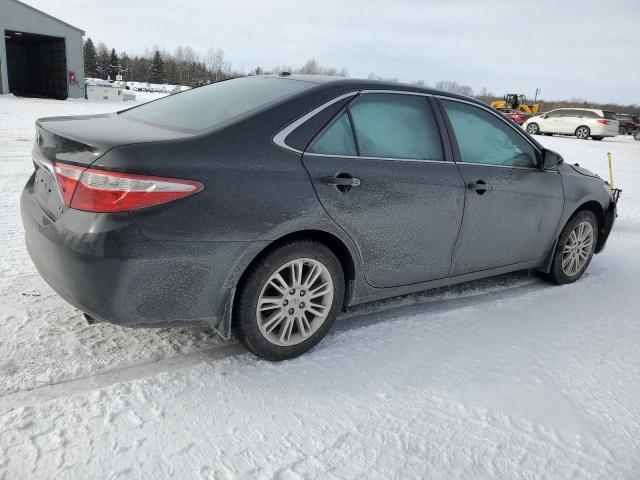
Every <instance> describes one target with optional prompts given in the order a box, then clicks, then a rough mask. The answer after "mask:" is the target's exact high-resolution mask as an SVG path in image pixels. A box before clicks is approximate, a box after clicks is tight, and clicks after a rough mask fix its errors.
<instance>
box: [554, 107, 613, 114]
mask: <svg viewBox="0 0 640 480" xmlns="http://www.w3.org/2000/svg"><path fill="white" fill-rule="evenodd" d="M558 110H580V111H583V112H595V113H602V112H603V110H602V109H599V108H581V107H560V108H555V109H553V110H551V111H552V112H556V111H558Z"/></svg>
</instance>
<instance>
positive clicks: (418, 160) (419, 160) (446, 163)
mask: <svg viewBox="0 0 640 480" xmlns="http://www.w3.org/2000/svg"><path fill="white" fill-rule="evenodd" d="M306 155H308V156H310V157H329V158H350V159H356V160H394V161H398V162H418V163H440V164H445V165H456V163H455V162H448V161H447V160H427V159H419V158H402V157H397V158H394V157H364V156H359V155H333V154H330V153H311V152H305V156H306Z"/></svg>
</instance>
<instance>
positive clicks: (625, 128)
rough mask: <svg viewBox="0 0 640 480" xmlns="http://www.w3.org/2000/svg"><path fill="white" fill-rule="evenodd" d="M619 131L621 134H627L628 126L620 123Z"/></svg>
mask: <svg viewBox="0 0 640 480" xmlns="http://www.w3.org/2000/svg"><path fill="white" fill-rule="evenodd" d="M618 133H619V134H620V135H626V134H627V133H628V132H627V127H625V126H624V125H620V127H618Z"/></svg>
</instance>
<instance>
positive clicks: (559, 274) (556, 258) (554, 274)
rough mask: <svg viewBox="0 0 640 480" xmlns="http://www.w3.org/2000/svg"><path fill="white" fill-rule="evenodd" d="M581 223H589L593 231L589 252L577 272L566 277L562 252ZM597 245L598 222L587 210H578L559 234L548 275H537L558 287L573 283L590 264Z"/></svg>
mask: <svg viewBox="0 0 640 480" xmlns="http://www.w3.org/2000/svg"><path fill="white" fill-rule="evenodd" d="M582 222H588V223H590V224H591V227H592V229H593V242H592V246H591V252H590V253H589V256H588V258H587V260H586V262H585V263H584V265H583V266H582V267H581V268H580V269H579V270H578V272H577V273H575V274H574V275H568V274H567V273H565V271H564V269H563V268H562V252H563V251H564V248H565V246H566V245H567V242H568V240H569V236H570V235H571V232H572V231H573V230H574V229H575V228H576V227H577V226H578V225H579V224H581V223H582ZM597 243H598V220H597V219H596V216H595V215H594V214H593V212H591V211H589V210H580V211H579V212H577V213H576V214H575V215H574V216H573V217H571V219H570V220H569V221H568V222H567V224H566V225H565V226H564V229H563V230H562V233H561V234H560V237H559V238H558V244H557V245H556V249H555V251H554V253H553V260H552V261H551V270H550V271H549V273H546V272H538V275H539V276H540V277H542V278H544V279H545V280H548V281H550V282H553V283H556V284H558V285H564V284H566V283H573V282H575V281H576V280H578V279H579V278H580V277H581V276H582V274H583V273H584V271H585V270H586V269H587V267H588V266H589V263H591V259H592V258H593V254H594V252H595V248H596V245H597Z"/></svg>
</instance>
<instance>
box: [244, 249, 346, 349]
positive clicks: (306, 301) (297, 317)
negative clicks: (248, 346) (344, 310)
mask: <svg viewBox="0 0 640 480" xmlns="http://www.w3.org/2000/svg"><path fill="white" fill-rule="evenodd" d="M333 294H334V287H333V279H332V278H331V274H330V273H329V270H328V269H327V267H325V266H324V265H323V264H322V263H321V262H319V261H317V260H314V259H312V258H299V259H296V260H292V261H290V262H287V263H285V264H284V265H282V266H280V267H279V268H278V269H276V271H275V272H274V273H273V274H271V276H270V277H269V278H268V279H267V281H266V282H265V284H264V286H263V287H262V290H261V292H260V295H259V297H258V302H257V305H256V318H257V321H258V327H259V328H260V332H261V333H262V335H263V336H264V337H265V338H266V339H267V340H268V341H269V342H271V343H273V344H275V345H279V346H291V345H296V344H298V343H301V342H303V341H305V340H306V339H308V338H309V337H311V336H312V335H313V334H314V333H315V332H316V331H317V330H318V329H319V328H320V327H321V326H322V324H323V323H324V322H325V320H326V319H327V315H328V314H329V310H330V309H331V305H332V302H333Z"/></svg>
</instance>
